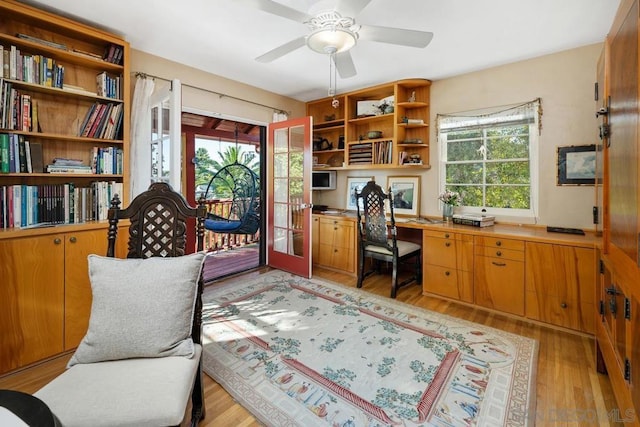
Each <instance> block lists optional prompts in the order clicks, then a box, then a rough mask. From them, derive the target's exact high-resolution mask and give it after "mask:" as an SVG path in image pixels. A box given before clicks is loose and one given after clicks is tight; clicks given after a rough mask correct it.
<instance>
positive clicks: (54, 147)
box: [0, 1, 130, 233]
mask: <svg viewBox="0 0 640 427" xmlns="http://www.w3.org/2000/svg"><path fill="white" fill-rule="evenodd" d="M0 15H1V16H2V19H0V45H1V46H2V50H3V52H4V51H6V52H8V54H6V55H3V65H4V67H3V71H2V76H0V77H2V84H1V86H0V89H1V90H2V96H1V97H0V102H2V111H3V115H2V117H0V148H1V149H2V151H1V152H2V153H3V154H2V162H0V197H1V198H2V199H3V201H4V203H3V204H2V205H1V206H3V210H2V221H0V229H5V231H10V232H11V233H16V232H18V233H19V231H20V229H21V228H22V227H24V226H31V225H37V224H38V223H43V222H51V223H54V224H57V223H64V222H68V221H65V218H68V215H69V212H68V209H69V208H70V206H71V205H70V202H69V201H68V199H67V200H66V202H65V203H66V205H65V206H66V207H67V211H66V212H64V209H63V212H62V214H60V213H59V212H58V213H56V214H55V215H54V214H52V213H51V212H49V214H48V215H49V216H45V212H46V211H47V210H49V211H51V208H47V205H46V203H47V202H45V200H48V201H49V202H48V203H49V206H51V203H53V204H54V205H55V200H56V199H55V197H54V195H55V194H57V192H62V193H64V191H65V189H64V188H65V187H64V186H65V184H72V187H74V188H76V189H77V192H80V190H79V189H87V188H91V190H90V193H92V195H93V193H95V192H96V191H97V190H96V188H97V187H103V186H105V185H106V186H107V187H108V188H112V187H113V185H114V184H115V188H117V191H118V192H119V193H121V194H120V196H121V198H122V199H123V200H124V201H125V202H126V200H128V185H127V173H126V165H127V163H128V145H129V144H128V141H129V116H130V112H129V104H130V102H129V98H130V96H129V79H130V77H129V75H130V73H129V45H128V43H127V42H125V41H124V40H122V39H121V38H119V37H117V36H115V35H111V34H109V33H106V32H104V31H102V30H97V29H94V28H91V27H89V26H87V25H84V24H81V23H78V22H74V21H72V20H70V19H67V18H63V17H59V16H56V15H53V14H51V13H48V12H44V11H41V10H38V9H36V8H33V7H30V6H27V5H23V4H21V3H16V2H8V1H0ZM48 165H52V166H48ZM96 183H100V184H96ZM109 195H110V194H109V193H107V194H105V197H104V199H103V204H105V203H106V204H108V196H109ZM14 196H19V197H20V198H21V199H27V200H29V203H28V205H27V206H26V209H28V210H29V214H28V215H26V218H24V217H23V216H24V215H25V212H23V210H22V209H17V208H16V212H11V213H12V214H16V213H19V216H20V218H16V217H14V216H15V215H10V212H9V208H8V205H10V204H11V203H13V197H14ZM45 196H46V197H45ZM71 196H73V194H72V195H71ZM59 197H62V198H64V194H61V195H59ZM32 199H33V201H32ZM51 199H53V200H54V202H51ZM56 209H57V210H60V208H59V207H56ZM102 211H103V212H104V209H103V210H102ZM97 212H99V209H98V205H97V203H96V206H95V209H93V210H91V214H90V216H89V217H87V218H85V220H91V219H100V217H99V215H98V213H97ZM52 215H53V217H52ZM65 215H66V216H65ZM78 218H79V217H78ZM78 218H76V219H78Z"/></svg>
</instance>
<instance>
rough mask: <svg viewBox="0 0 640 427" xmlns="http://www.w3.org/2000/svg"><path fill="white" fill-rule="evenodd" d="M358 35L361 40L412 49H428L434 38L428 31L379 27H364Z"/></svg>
mask: <svg viewBox="0 0 640 427" xmlns="http://www.w3.org/2000/svg"><path fill="white" fill-rule="evenodd" d="M358 35H359V36H360V39H361V40H372V41H376V42H381V43H391V44H398V45H402V46H411V47H427V45H428V44H429V43H430V42H431V39H432V38H433V33H431V32H428V31H418V30H407V29H403V28H392V27H377V26H375V25H363V26H362V27H361V28H360V30H359V31H358Z"/></svg>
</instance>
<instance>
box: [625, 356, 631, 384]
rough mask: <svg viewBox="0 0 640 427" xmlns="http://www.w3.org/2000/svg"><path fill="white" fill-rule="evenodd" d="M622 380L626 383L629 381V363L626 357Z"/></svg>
mask: <svg viewBox="0 0 640 427" xmlns="http://www.w3.org/2000/svg"><path fill="white" fill-rule="evenodd" d="M624 379H625V381H627V382H630V381H631V362H630V361H629V359H628V358H626V357H625V359H624Z"/></svg>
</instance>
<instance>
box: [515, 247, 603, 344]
mask: <svg viewBox="0 0 640 427" xmlns="http://www.w3.org/2000/svg"><path fill="white" fill-rule="evenodd" d="M525 264H526V278H525V282H526V290H527V317H530V318H532V319H536V320H540V321H543V322H548V323H552V324H554V325H558V326H564V327H567V328H572V329H577V330H581V331H584V332H588V333H593V332H594V315H593V313H594V311H595V305H594V297H595V280H596V270H595V269H596V260H595V249H589V248H577V247H573V246H563V245H552V244H547V243H533V242H528V243H527V249H526V263H525Z"/></svg>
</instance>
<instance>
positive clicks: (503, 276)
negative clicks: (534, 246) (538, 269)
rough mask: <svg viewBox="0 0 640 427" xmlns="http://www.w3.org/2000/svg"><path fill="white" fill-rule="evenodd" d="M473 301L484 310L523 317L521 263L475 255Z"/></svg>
mask: <svg viewBox="0 0 640 427" xmlns="http://www.w3.org/2000/svg"><path fill="white" fill-rule="evenodd" d="M474 298H475V302H476V304H478V305H481V306H483V307H487V308H491V309H494V310H499V311H504V312H506V313H511V314H516V315H518V316H524V314H525V312H524V299H525V296H524V262H522V261H513V260H508V259H501V258H494V257H485V256H476V257H475V259H474Z"/></svg>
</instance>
